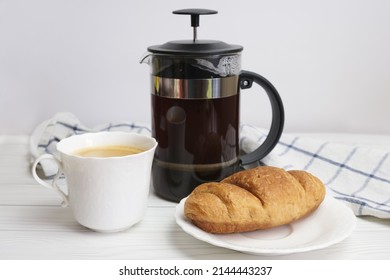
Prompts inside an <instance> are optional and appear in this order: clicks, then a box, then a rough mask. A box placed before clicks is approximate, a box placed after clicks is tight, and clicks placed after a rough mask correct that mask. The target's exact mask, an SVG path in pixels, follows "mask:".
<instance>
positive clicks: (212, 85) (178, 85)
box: [151, 76, 238, 99]
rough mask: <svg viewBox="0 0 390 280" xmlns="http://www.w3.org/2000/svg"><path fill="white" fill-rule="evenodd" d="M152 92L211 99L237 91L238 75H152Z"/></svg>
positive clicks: (170, 96)
mask: <svg viewBox="0 0 390 280" xmlns="http://www.w3.org/2000/svg"><path fill="white" fill-rule="evenodd" d="M151 82H152V94H154V95H157V96H162V97H169V98H183V99H212V98H220V97H228V96H232V95H236V94H237V93H238V76H231V77H226V78H213V79H171V78H162V77H158V76H152V78H151Z"/></svg>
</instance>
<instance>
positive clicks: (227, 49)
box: [148, 9, 243, 55]
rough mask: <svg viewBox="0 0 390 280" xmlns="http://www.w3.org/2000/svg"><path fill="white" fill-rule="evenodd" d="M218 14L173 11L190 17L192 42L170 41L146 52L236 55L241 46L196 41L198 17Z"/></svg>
mask: <svg viewBox="0 0 390 280" xmlns="http://www.w3.org/2000/svg"><path fill="white" fill-rule="evenodd" d="M216 13H218V12H217V11H214V10H207V9H183V10H176V11H173V14H176V15H190V16H191V26H192V27H193V39H192V40H177V41H170V42H167V43H165V44H162V45H155V46H150V47H149V48H148V51H149V52H151V53H158V54H173V55H174V54H181V55H197V54H198V55H205V54H210V55H212V54H226V53H236V52H241V51H242V50H243V47H242V46H239V45H230V44H227V43H225V42H222V41H216V40H198V38H197V27H198V26H199V17H200V15H212V14H216Z"/></svg>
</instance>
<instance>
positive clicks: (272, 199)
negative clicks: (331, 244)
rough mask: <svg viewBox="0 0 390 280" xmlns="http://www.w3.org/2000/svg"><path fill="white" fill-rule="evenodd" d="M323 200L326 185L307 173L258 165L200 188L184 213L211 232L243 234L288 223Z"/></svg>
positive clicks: (197, 188)
mask: <svg viewBox="0 0 390 280" xmlns="http://www.w3.org/2000/svg"><path fill="white" fill-rule="evenodd" d="M324 197H325V186H324V185H323V183H322V182H321V181H320V180H319V179H318V178H317V177H315V176H313V175H312V174H310V173H308V172H305V171H298V170H296V171H285V170H283V169H280V168H276V167H269V166H261V167H257V168H253V169H249V170H244V171H240V172H237V173H235V174H233V175H231V176H230V177H227V178H226V179H224V180H223V181H221V182H211V183H204V184H202V185H199V186H198V187H196V188H195V189H194V191H193V192H192V193H191V194H190V195H189V197H188V198H187V200H186V202H185V205H184V214H185V216H186V217H187V218H188V219H190V220H191V221H192V222H193V223H194V224H195V225H196V226H197V227H199V228H201V229H203V230H204V231H207V232H210V233H233V232H244V231H252V230H258V229H267V228H271V227H275V226H279V225H284V224H288V223H291V222H293V221H295V220H297V219H300V218H302V217H304V216H306V215H308V214H310V213H311V212H313V211H314V210H315V209H317V207H318V206H319V205H320V204H321V202H322V201H323V200H324Z"/></svg>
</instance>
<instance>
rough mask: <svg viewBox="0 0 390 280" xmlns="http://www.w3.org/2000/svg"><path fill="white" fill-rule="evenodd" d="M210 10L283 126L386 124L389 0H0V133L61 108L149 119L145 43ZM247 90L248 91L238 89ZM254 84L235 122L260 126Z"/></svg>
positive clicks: (206, 28) (203, 32)
mask: <svg viewBox="0 0 390 280" xmlns="http://www.w3.org/2000/svg"><path fill="white" fill-rule="evenodd" d="M194 7H196V8H210V9H216V10H218V11H219V13H218V14H217V15H213V16H204V17H203V18H201V22H200V24H201V26H200V28H199V31H198V34H199V38H200V39H219V40H222V41H226V42H228V43H232V44H240V45H243V46H244V51H243V68H244V69H246V70H252V71H255V72H258V73H259V74H261V75H263V76H265V77H266V78H268V79H269V80H270V81H271V82H272V83H273V84H274V85H275V87H276V88H277V89H278V91H279V93H280V95H281V96H282V99H283V101H284V106H285V111H286V123H285V131H289V132H352V133H377V134H390V124H389V122H390V110H389V107H390V1H388V0H327V1H325V0H323V1H319V0H299V1H298V0H296V1H294V0H290V1H289V0H276V1H265V0H247V1H244V0H242V1H233V0H214V1H210V0H207V1H206V0H196V1H180V0H165V1H148V0H136V1H130V0H95V1H93V0H78V1H76V0H68V1H65V0H62V1H60V0H0V134H5V133H7V134H20V133H24V134H27V133H30V132H31V131H32V130H33V128H34V127H35V126H36V125H37V124H38V123H40V122H41V121H43V120H45V119H47V118H50V117H51V116H52V115H53V114H55V113H56V112H59V111H69V112H72V113H73V114H75V115H76V116H77V117H78V118H79V119H80V120H81V121H82V123H84V124H85V125H88V126H94V125H97V124H100V123H104V122H109V121H136V122H145V123H149V121H150V104H149V103H150V101H149V100H150V96H149V69H148V66H147V65H141V64H139V60H140V58H141V56H142V54H143V53H144V52H145V51H146V48H147V47H148V46H150V45H154V44H161V43H165V42H166V41H170V40H175V39H190V38H191V34H192V33H191V32H192V30H191V28H190V26H189V18H187V17H186V16H177V15H173V14H172V13H171V11H172V10H175V9H181V8H194ZM244 93H245V94H244ZM269 114H270V109H269V104H268V101H267V99H266V98H265V95H264V94H263V93H262V92H261V91H260V90H259V89H258V88H257V89H251V90H250V91H246V92H243V95H242V118H241V119H242V121H243V122H250V123H253V124H254V125H257V126H261V127H268V126H269V121H270V118H269Z"/></svg>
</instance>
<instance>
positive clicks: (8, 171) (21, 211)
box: [0, 134, 390, 260]
mask: <svg viewBox="0 0 390 280" xmlns="http://www.w3.org/2000/svg"><path fill="white" fill-rule="evenodd" d="M311 136H313V137H326V139H327V140H329V139H333V140H336V141H339V142H359V143H363V144H367V145H374V146H385V147H386V148H390V136H375V135H342V134H331V135H311ZM28 144H29V138H28V136H7V135H3V136H0V259H3V260H14V259H65V260H69V259H77V260H79V259H115V260H119V259H138V260H147V259H184V260H190V259H194V260H196V259H197V260H205V259H226V260H228V259H390V220H380V219H376V218H372V217H365V218H358V219H357V227H356V229H355V231H354V232H353V233H352V235H351V236H349V237H348V238H347V239H345V240H344V241H342V242H340V243H338V244H335V245H333V246H330V247H328V248H325V249H321V250H316V251H311V252H306V253H299V254H290V255H284V256H276V257H275V256H272V257H268V256H255V255H248V254H243V253H239V252H235V251H232V250H229V249H225V248H219V247H215V246H212V245H209V244H207V243H205V242H202V241H199V240H197V239H195V238H193V237H191V236H190V235H188V234H186V233H185V232H183V231H182V230H181V228H180V227H179V226H178V225H176V222H175V219H174V212H175V206H176V204H175V203H172V202H167V201H165V200H162V199H160V198H158V197H156V196H155V195H154V194H153V193H151V195H150V200H149V206H148V210H147V213H146V216H145V217H144V219H143V220H142V221H141V222H140V223H138V224H137V225H136V226H134V227H132V228H131V229H129V230H127V231H124V232H120V233H112V234H102V233H96V232H93V231H90V230H88V229H86V228H84V227H82V226H80V225H78V224H77V223H76V221H75V220H74V219H73V218H72V216H71V213H70V209H69V208H61V207H60V200H59V197H58V196H57V195H56V194H55V193H54V192H53V191H51V190H49V189H45V188H44V187H42V186H40V185H38V184H37V183H36V182H35V180H34V179H33V178H32V176H31V173H30V161H29V146H28Z"/></svg>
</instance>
